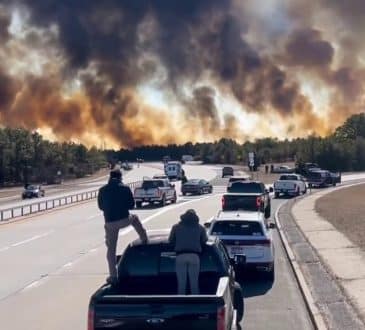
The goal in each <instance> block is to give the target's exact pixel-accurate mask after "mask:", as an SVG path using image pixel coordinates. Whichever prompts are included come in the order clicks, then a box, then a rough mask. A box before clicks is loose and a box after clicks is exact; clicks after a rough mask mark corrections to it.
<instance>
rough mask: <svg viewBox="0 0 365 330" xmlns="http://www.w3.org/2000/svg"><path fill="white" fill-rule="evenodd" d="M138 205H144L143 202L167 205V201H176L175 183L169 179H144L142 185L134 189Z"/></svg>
mask: <svg viewBox="0 0 365 330" xmlns="http://www.w3.org/2000/svg"><path fill="white" fill-rule="evenodd" d="M134 200H135V202H136V207H137V208H140V207H142V203H144V202H146V203H149V204H154V203H159V204H160V205H161V206H165V204H166V202H168V201H170V202H171V203H176V200H177V197H176V190H175V185H173V184H170V182H169V180H167V179H144V180H143V182H142V185H141V187H138V188H136V189H135V190H134Z"/></svg>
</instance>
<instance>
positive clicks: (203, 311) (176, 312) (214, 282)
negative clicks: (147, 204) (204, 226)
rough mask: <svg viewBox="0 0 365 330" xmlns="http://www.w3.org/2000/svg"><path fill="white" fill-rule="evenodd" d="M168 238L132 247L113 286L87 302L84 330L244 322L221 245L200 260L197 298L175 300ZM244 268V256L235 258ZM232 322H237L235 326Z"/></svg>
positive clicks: (192, 328)
mask: <svg viewBox="0 0 365 330" xmlns="http://www.w3.org/2000/svg"><path fill="white" fill-rule="evenodd" d="M167 237H168V236H167V233H161V234H157V233H156V234H154V235H152V236H151V234H149V242H148V243H147V244H141V243H140V242H139V241H135V242H133V243H131V244H130V245H129V246H128V247H127V248H126V250H125V252H124V254H123V255H122V256H121V258H120V260H119V262H118V283H117V284H115V285H109V284H105V285H103V286H102V287H101V288H100V289H99V290H97V291H96V292H95V293H94V294H93V295H92V297H91V299H90V304H89V314H88V330H101V329H115V330H116V329H123V330H124V329H126V330H132V329H133V330H136V329H137V330H145V329H146V330H147V329H156V330H157V329H164V330H165V329H174V330H186V329H189V330H198V329H199V330H204V329H207V330H208V329H212V330H213V329H214V330H228V329H231V327H232V325H233V324H234V322H237V323H238V322H239V321H241V319H242V318H243V310H244V305H243V293H242V289H241V287H240V285H239V284H238V283H236V282H235V279H234V270H233V267H232V265H231V264H232V261H230V260H229V257H228V254H227V253H226V250H225V248H224V246H223V245H222V243H221V242H220V241H219V240H217V239H215V240H210V241H208V243H207V245H206V246H205V247H204V249H203V252H202V254H201V256H200V260H201V272H200V276H199V285H200V294H199V295H177V281H176V273H175V257H176V255H175V252H173V248H172V246H171V245H170V244H169V243H168V241H167ZM235 259H236V260H235V262H236V263H244V262H245V257H244V256H235ZM234 316H236V319H235V320H234Z"/></svg>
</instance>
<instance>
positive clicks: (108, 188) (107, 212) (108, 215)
mask: <svg viewBox="0 0 365 330" xmlns="http://www.w3.org/2000/svg"><path fill="white" fill-rule="evenodd" d="M121 179H122V172H121V171H120V169H114V170H112V171H111V172H110V179H109V182H108V184H106V185H105V186H103V187H101V188H100V190H99V195H98V206H99V209H100V210H102V211H103V212H104V219H105V225H104V228H105V244H106V247H107V260H108V266H109V277H108V278H107V281H108V282H109V283H115V282H116V281H117V269H116V264H117V260H116V250H117V243H118V235H119V230H120V229H122V228H125V227H127V226H129V225H132V226H133V227H134V229H135V230H136V232H137V233H138V235H139V237H140V239H141V241H142V242H146V241H147V234H146V230H145V229H144V228H143V226H142V223H141V221H140V220H139V218H138V216H136V215H133V214H129V210H132V209H133V208H134V198H133V194H132V192H131V189H130V188H129V187H128V186H126V185H123V184H122V181H121Z"/></svg>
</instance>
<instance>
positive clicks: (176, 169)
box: [165, 162, 184, 180]
mask: <svg viewBox="0 0 365 330" xmlns="http://www.w3.org/2000/svg"><path fill="white" fill-rule="evenodd" d="M165 174H166V175H167V177H168V178H169V179H170V180H172V179H176V180H181V179H182V177H183V174H184V173H183V169H182V166H181V163H180V162H168V163H167V164H165Z"/></svg>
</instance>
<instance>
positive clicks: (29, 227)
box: [0, 162, 313, 329]
mask: <svg viewBox="0 0 365 330" xmlns="http://www.w3.org/2000/svg"><path fill="white" fill-rule="evenodd" d="M164 168H166V166H165V165H164V164H159V163H150V164H148V163H145V164H143V165H141V166H139V167H136V166H135V167H134V169H133V170H131V171H130V172H128V173H127V174H126V175H125V176H124V177H123V182H125V183H128V182H130V181H140V182H141V183H140V187H136V188H135V190H134V198H135V207H136V208H135V209H133V210H131V212H132V213H133V214H136V215H138V217H139V218H140V220H141V223H142V224H143V226H144V227H145V228H146V229H147V236H148V237H149V238H150V239H149V240H148V241H147V243H144V244H142V245H141V243H138V240H137V241H136V238H137V233H136V232H135V231H134V230H133V227H131V226H129V227H126V228H124V229H122V230H120V232H119V243H118V249H117V251H118V252H117V253H118V255H119V254H120V255H121V257H120V259H118V260H120V261H119V263H118V265H119V266H118V267H119V268H118V272H119V276H120V277H119V280H118V282H116V283H114V284H110V283H106V282H105V280H106V278H107V276H108V272H107V263H106V260H105V245H104V239H103V223H104V220H103V217H102V213H101V212H100V211H99V210H98V209H97V207H96V202H95V200H91V201H87V202H81V203H76V204H74V205H71V206H68V207H65V208H61V209H59V210H57V209H55V210H53V211H49V212H48V211H47V212H44V213H40V214H37V215H34V216H32V217H31V218H27V217H25V218H19V219H18V220H17V221H15V222H10V223H5V224H2V226H1V227H0V238H1V246H0V261H1V264H2V265H3V266H4V268H3V269H4V270H5V271H4V270H3V271H2V282H1V285H0V293H1V298H0V315H1V320H2V322H3V324H5V325H6V326H7V327H8V328H9V329H22V328H24V327H25V326H26V327H27V329H40V328H44V329H45V328H49V329H63V328H64V316H65V315H67V320H68V324H69V325H70V328H72V329H84V328H85V326H86V324H87V323H88V327H89V329H99V328H101V329H102V328H115V329H132V328H133V329H135V327H136V325H137V324H138V328H139V329H144V328H146V329H149V328H150V327H151V326H153V327H157V328H158V326H159V327H160V328H162V329H171V328H179V326H180V328H181V329H183V328H184V327H186V325H187V324H189V325H190V326H191V327H192V328H194V327H195V328H197V329H217V328H219V329H230V328H232V329H239V328H245V329H264V328H267V325H268V324H270V327H269V328H271V329H293V328H296V329H311V328H313V325H312V321H311V318H310V315H309V313H308V310H307V308H306V304H305V301H304V299H303V296H302V294H301V291H300V289H299V287H298V284H297V282H296V280H295V276H294V274H293V271H292V269H291V266H290V263H289V261H288V259H287V257H286V252H285V250H284V249H283V246H282V244H281V240H280V239H279V236H278V233H277V231H276V228H275V219H274V216H273V215H274V214H275V212H276V210H277V208H278V207H279V206H280V204H282V203H283V202H285V199H282V198H279V199H276V198H274V191H273V188H272V187H271V185H263V184H262V183H260V182H257V181H252V180H250V178H249V174H248V173H245V172H243V171H237V170H234V173H233V174H234V176H232V178H234V179H233V180H232V181H233V182H229V178H231V176H229V177H227V178H222V166H219V165H210V166H208V165H201V164H199V163H189V162H187V163H186V164H184V166H183V170H184V174H185V175H186V177H187V178H188V181H187V183H188V184H189V182H192V181H193V182H194V184H196V185H197V187H203V186H204V185H205V182H209V181H210V182H214V185H213V184H212V188H213V189H212V191H211V189H210V185H207V187H208V188H207V191H206V192H207V194H205V193H204V194H200V188H198V189H197V192H198V193H199V194H196V193H189V194H183V192H184V190H183V189H184V188H183V187H184V185H182V184H181V180H178V178H174V179H172V180H169V179H168V178H166V177H164V175H165V172H164ZM158 171H159V172H158ZM190 178H193V179H190ZM217 178H218V179H217ZM237 178H238V179H237ZM239 178H242V180H239ZM217 180H218V181H217ZM102 181H103V180H100V185H101V184H105V183H106V181H107V180H105V181H104V182H102ZM164 187H166V188H164ZM155 189H156V191H155ZM159 189H161V190H159ZM139 190H141V193H143V194H146V195H145V196H148V197H142V198H141V197H139V196H142V195H140V193H139ZM170 190H171V193H170ZM170 195H171V196H173V199H172V200H171V201H170V200H169V199H170V197H169V196H170ZM150 196H153V199H152V203H150V199H149V198H150ZM228 196H234V198H235V199H234V201H232V200H231V199H230V198H231V197H228ZM139 198H141V199H139ZM144 198H146V199H144ZM155 198H158V199H155ZM139 201H141V203H142V205H141V204H140V202H139ZM161 201H165V202H166V203H165V202H161ZM146 202H147V203H146ZM187 209H194V210H195V211H196V213H197V214H198V215H199V218H200V223H201V224H202V225H204V228H205V230H206V232H207V235H208V237H209V242H210V243H209V244H210V245H209V244H208V246H211V248H212V249H213V250H214V251H216V252H214V253H217V256H215V257H213V256H211V257H210V258H211V259H212V260H213V259H215V260H216V261H215V262H213V261H212V260H211V261H209V262H208V261H204V260H205V259H204V258H208V255H207V254H206V253H208V250H209V249H210V248H208V246H207V249H208V250H207V251H205V250H204V251H205V252H204V251H203V254H202V255H201V258H202V261H201V267H202V268H201V270H200V271H201V277H199V286H200V288H201V295H199V296H197V297H196V298H194V297H195V296H191V298H188V297H187V298H186V299H185V298H184V299H183V298H182V297H181V296H179V295H177V291H175V290H177V287H176V285H177V284H176V275H175V273H174V266H173V264H174V260H175V257H176V254H175V253H174V251H173V249H172V247H171V246H170V245H169V243H168V240H167V236H166V235H167V233H168V232H169V231H170V230H171V228H172V226H173V225H174V224H175V223H177V222H178V221H179V218H180V215H181V214H182V213H183V212H185V211H186V210H187ZM15 229H16V230H15ZM161 231H162V233H161ZM134 241H136V242H137V243H133V242H134ZM65 242H68V244H65ZM157 246H158V247H159V249H162V250H161V252H158V253H159V254H158V255H159V257H157V256H156V257H153V258H154V259H153V260H156V261H155V262H157V264H151V266H148V265H149V264H150V263H149V262H146V261H145V259H144V257H143V258H142V257H140V258H136V260H135V261H134V262H133V264H130V266H127V265H129V262H128V263H127V264H125V261H124V260H125V259H124V258H125V253H126V252H124V251H129V250H128V249H131V248H132V247H133V248H137V247H138V248H143V249H144V250H143V251H145V253H147V254H149V253H150V252H149V251H150V250H151V253H152V251H155V249H156V248H157ZM171 249H172V250H171ZM213 250H209V251H213ZM218 251H220V252H218ZM141 253H142V252H141ZM153 253H157V252H153ZM209 253H213V252H209ZM40 256H41V258H40ZM151 258H152V256H151ZM151 258H149V260H151V261H152V259H151ZM156 258H157V259H156ZM207 260H208V259H207ZM218 260H220V261H218ZM139 262H140V264H139ZM212 262H213V263H212ZM216 262H218V263H216ZM158 265H160V266H158ZM162 265H163V268H161V267H162ZM219 265H220V266H219ZM152 266H153V267H157V269H158V270H157V271H156V268H155V269H152V268H151V269H150V268H149V267H152ZM120 267H122V268H120ZM125 267H133V270H132V269H131V270H126V268H125ZM146 267H147V268H146ZM212 267H220V268H219V269H220V270H219V271H218V268H214V269H215V270H213V268H212ZM123 269H124V270H123ZM204 269H205V270H204ZM214 273H215V275H214ZM127 274H128V278H126V277H125V276H127ZM149 274H150V275H149ZM218 274H219V275H218ZM141 276H142V277H141ZM226 281H227V282H226ZM126 283H130V285H127V284H126ZM133 283H134V284H133ZM138 283H143V285H142V284H140V285H139V284H138ZM157 283H161V284H157ZM162 283H163V285H162ZM214 283H215V284H214ZM224 283H227V285H228V286H227V289H225V288H224V286H225V285H226V284H224ZM228 283H229V284H228ZM132 284H133V285H132ZM98 287H101V289H98V290H97V288H98ZM134 287H135V289H133V288H134ZM174 288H175V289H174ZM95 290H97V291H96V292H95ZM134 290H136V291H134ZM227 290H228V291H227ZM94 292H95V293H94ZM228 292H229V294H228ZM237 292H239V293H237ZM49 294H51V295H52V297H53V298H52V300H49ZM227 295H228V296H230V298H228V296H227ZM226 296H227V298H225V297H226ZM123 297H128V299H127V298H123ZM133 297H135V298H133ZM138 297H140V298H138ZM159 297H161V298H159ZM219 297H221V298H219ZM238 297H240V298H238ZM284 297H285V299H284ZM89 299H90V304H89ZM118 299H119V300H118ZM120 299H122V301H124V303H123V304H122V305H115V303H116V302H117V301H120ZM125 299H127V300H125ZM129 299H130V300H129ZM138 299H140V300H138ZM146 299H147V300H146ZM220 299H221V300H220ZM226 299H230V300H229V301H230V302H228V301H227V300H226ZM141 301H144V302H146V301H151V303H150V304H149V306H150V307H148V308H147V309H141V307H138V306H140V303H141ZM203 301H205V303H204V304H206V305H204V304H203V305H202V303H203ZM209 301H211V302H209ZM213 301H214V303H213ZM277 301H282V303H281V304H278V303H277ZM34 302H38V303H36V304H35V303H34ZM152 302H153V303H152ZM24 303H26V304H29V308H27V309H26V310H25V311H24V314H23V316H22V317H18V318H16V319H14V318H12V317H11V316H10V315H11V313H10V311H11V310H12V308H15V307H16V306H18V305H20V304H24ZM171 304H172V305H171ZM216 304H218V305H216ZM198 305H199V306H201V309H199V310H196V309H194V308H193V310H194V311H196V313H197V314H196V315H195V316H194V317H193V315H192V314H191V312H189V309H190V308H192V306H198ZM144 306H146V305H144ZM154 306H156V307H154ZM170 306H171V307H170ZM172 306H175V307H173V309H171V308H172ZM178 306H179V307H178ZM204 306H205V307H204ZM214 306H215V307H214ZM219 306H221V307H219ZM224 306H225V307H224ZM291 306H295V309H292V307H291ZM222 308H225V309H222ZM45 310H47V316H46V317H45V316H44V311H45ZM60 310H62V313H60ZM87 310H89V312H88V314H87ZM9 313H10V314H9ZM141 313H142V314H143V317H142V314H141ZM87 315H88V317H87V318H86V316H87ZM138 315H139V316H138ZM187 315H189V316H187ZM193 319H194V321H193ZM126 320H128V322H126ZM156 320H157V321H156ZM159 320H163V321H161V322H160V321H159ZM177 320H180V321H179V322H177V323H176V321H177ZM184 320H185V321H184ZM189 320H190V321H189ZM39 322H41V325H40V323H39ZM159 322H160V323H161V324H155V323H159ZM180 322H182V323H180ZM151 323H153V325H151ZM123 325H124V326H123ZM218 326H219V327H218Z"/></svg>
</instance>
